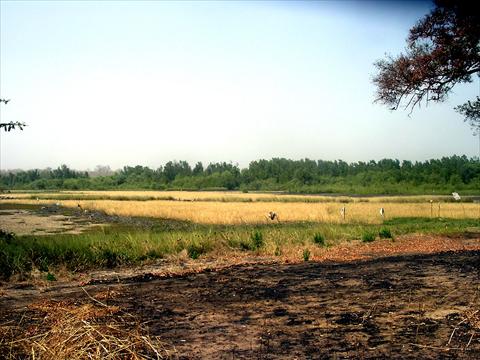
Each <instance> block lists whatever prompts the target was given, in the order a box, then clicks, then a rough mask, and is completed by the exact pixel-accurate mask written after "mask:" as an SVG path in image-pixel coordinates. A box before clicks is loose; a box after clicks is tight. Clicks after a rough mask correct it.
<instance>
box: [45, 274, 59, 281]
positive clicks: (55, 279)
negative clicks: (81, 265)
mask: <svg viewBox="0 0 480 360" xmlns="http://www.w3.org/2000/svg"><path fill="white" fill-rule="evenodd" d="M46 279H47V281H57V278H56V277H55V275H54V274H52V273H48V274H47V277H46Z"/></svg>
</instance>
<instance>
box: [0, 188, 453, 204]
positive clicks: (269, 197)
mask: <svg viewBox="0 0 480 360" xmlns="http://www.w3.org/2000/svg"><path fill="white" fill-rule="evenodd" d="M75 195H77V196H79V197H86V196H87V197H92V198H95V197H106V198H113V200H115V198H117V199H118V198H119V197H122V198H131V199H132V200H139V199H142V198H143V199H151V200H153V199H157V200H165V199H167V198H171V199H173V200H179V201H225V202H235V201H238V202H247V201H268V202H275V201H278V202H336V203H352V202H374V203H385V202H428V201H429V200H433V201H435V202H437V201H440V200H444V199H445V198H450V197H449V196H438V195H436V196H432V195H411V196H362V197H352V196H326V195H302V194H284V193H280V192H270V193H256V192H249V193H243V192H240V191H144V190H138V191H137V190H128V191H117V190H115V191H93V190H92V191H90V190H89V191H59V192H26V193H24V192H13V193H10V194H5V195H0V200H2V198H3V199H5V198H9V199H12V198H14V199H28V198H35V197H37V196H38V197H39V198H40V199H42V198H43V199H45V198H48V197H58V196H71V197H73V198H74V197H75ZM152 198H153V199H152Z"/></svg>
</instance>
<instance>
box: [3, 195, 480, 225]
mask: <svg viewBox="0 0 480 360" xmlns="http://www.w3.org/2000/svg"><path fill="white" fill-rule="evenodd" d="M1 202H3V203H7V202H9V203H29V204H37V203H38V202H37V201H35V200H23V199H17V200H2V201H1ZM55 202H58V201H55V200H42V201H41V203H55ZM60 202H61V204H62V205H63V206H67V207H77V205H78V204H80V205H81V206H82V208H84V209H90V210H99V211H104V212H106V213H107V214H111V215H121V216H145V217H156V218H168V219H178V220H189V221H193V222H196V223H206V224H242V223H263V222H267V221H269V220H267V218H266V215H267V213H268V212H269V211H275V212H276V213H277V214H278V216H279V218H280V221H281V222H295V221H314V222H326V223H342V222H347V223H366V224H377V223H381V222H382V220H383V219H382V217H381V216H380V212H379V210H380V207H383V208H384V209H385V218H387V219H388V218H393V217H430V216H431V215H433V216H434V217H448V218H478V217H479V215H480V205H479V204H475V203H441V204H439V203H434V204H433V206H431V204H430V203H389V202H386V201H385V202H380V201H379V202H356V203H349V204H339V203H337V202H323V203H305V202H261V201H256V202H251V203H249V202H221V201H219V202H212V201H165V200H152V201H118V200H92V201H90V200H78V201H77V200H64V201H60ZM342 206H345V208H346V219H345V220H343V218H342V216H341V214H340V208H341V207H342ZM432 210H433V212H432Z"/></svg>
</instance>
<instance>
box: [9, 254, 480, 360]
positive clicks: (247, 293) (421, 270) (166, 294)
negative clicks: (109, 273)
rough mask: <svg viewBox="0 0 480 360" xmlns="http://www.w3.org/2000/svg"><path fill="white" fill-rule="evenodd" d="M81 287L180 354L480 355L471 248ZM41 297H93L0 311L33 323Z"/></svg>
mask: <svg viewBox="0 0 480 360" xmlns="http://www.w3.org/2000/svg"><path fill="white" fill-rule="evenodd" d="M133 280H135V281H133ZM93 283H94V282H93ZM85 290H86V291H87V292H88V294H90V296H92V297H95V296H96V298H100V297H99V295H102V294H103V295H102V297H101V299H102V300H101V301H102V303H104V304H105V305H108V306H116V307H118V308H120V309H122V311H124V312H126V313H129V314H132V315H134V316H135V317H136V318H137V319H139V321H140V322H141V323H142V324H143V326H144V328H146V329H147V331H148V333H149V335H151V336H159V337H160V338H161V339H162V341H164V342H165V344H166V346H167V347H169V348H170V349H172V351H174V352H173V354H174V357H178V358H185V359H190V358H204V359H205V358H262V359H263V358H264V359H273V358H285V359H287V358H288V359H292V358H315V359H322V358H402V359H403V358H467V359H474V358H479V357H480V316H479V315H480V313H479V309H480V252H479V251H457V252H445V253H439V254H428V255H409V256H405V255H403V256H394V257H387V258H380V259H375V260H368V261H355V262H350V263H313V262H308V263H300V264H285V265H280V264H274V265H272V264H270V265H267V264H258V265H248V266H245V265H244V266H233V267H230V268H226V269H223V270H219V271H207V272H201V273H198V274H190V275H183V276H169V277H156V276H153V275H152V276H143V277H142V278H138V279H126V280H122V281H121V282H120V283H107V284H105V283H101V282H99V283H97V284H95V285H87V286H86V287H85ZM104 294H107V296H105V295H104ZM47 299H48V301H68V302H71V303H73V304H78V306H80V305H81V304H85V303H89V302H92V298H91V297H89V296H87V294H86V292H85V291H83V289H81V288H70V289H68V291H61V290H56V291H55V292H51V293H48V292H47V293H44V294H42V295H39V296H32V297H31V298H29V299H28V301H26V302H23V301H22V304H18V306H15V305H14V304H12V302H11V299H10V300H9V299H7V298H5V297H4V298H3V299H1V298H0V318H1V319H2V322H4V323H5V322H8V321H11V322H17V323H18V322H20V321H23V322H25V321H27V322H26V323H25V326H30V327H31V326H33V325H35V323H36V322H37V323H38V322H39V321H40V320H39V319H41V315H42V314H38V313H35V312H33V313H32V309H31V306H29V304H34V303H36V302H41V301H46V300H47ZM35 314H36V315H35ZM22 317H23V320H21V319H22ZM27 319H30V320H27ZM25 355H28V354H25ZM19 357H20V354H19Z"/></svg>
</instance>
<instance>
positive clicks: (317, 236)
mask: <svg viewBox="0 0 480 360" xmlns="http://www.w3.org/2000/svg"><path fill="white" fill-rule="evenodd" d="M313 242H314V243H315V244H317V245H320V246H325V237H324V236H323V235H322V234H319V233H316V234H315V235H313Z"/></svg>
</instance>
